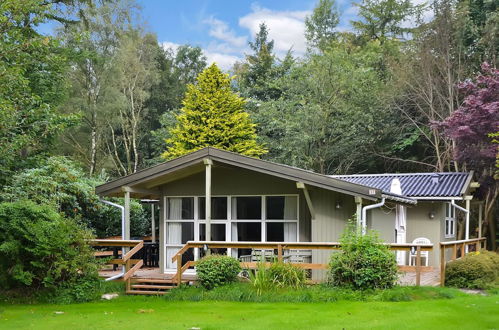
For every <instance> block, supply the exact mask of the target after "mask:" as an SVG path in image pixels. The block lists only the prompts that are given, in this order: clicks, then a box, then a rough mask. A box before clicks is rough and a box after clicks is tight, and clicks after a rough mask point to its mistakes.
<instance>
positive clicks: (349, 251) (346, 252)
mask: <svg viewBox="0 0 499 330" xmlns="http://www.w3.org/2000/svg"><path fill="white" fill-rule="evenodd" d="M382 243H383V242H382V241H381V240H380V239H379V238H378V236H377V235H376V234H375V233H373V232H368V233H367V234H365V235H361V234H360V233H358V232H357V231H356V230H355V228H354V227H352V226H348V227H347V229H346V230H345V232H344V234H343V235H342V238H341V244H342V250H341V251H340V252H337V253H333V255H332V256H331V261H330V263H329V274H328V283H329V284H330V285H332V286H335V287H346V288H352V289H362V290H364V289H386V288H391V287H393V286H394V285H395V283H396V281H397V277H398V275H397V263H396V260H395V255H394V254H393V253H392V252H391V251H390V250H389V249H388V247H387V246H385V245H383V244H382Z"/></svg>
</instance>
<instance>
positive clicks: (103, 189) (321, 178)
mask: <svg viewBox="0 0 499 330" xmlns="http://www.w3.org/2000/svg"><path fill="white" fill-rule="evenodd" d="M207 157H208V158H211V159H213V160H215V161H219V162H222V163H228V164H231V163H232V165H235V166H239V167H242V168H246V169H249V170H254V171H257V172H260V173H264V174H269V175H273V176H277V177H281V178H284V179H288V180H293V181H303V182H304V183H306V184H309V185H312V186H317V187H320V188H323V189H328V190H335V191H338V192H343V193H346V194H349V195H354V196H360V197H363V198H366V199H372V200H376V199H379V198H381V190H380V189H377V188H374V187H368V186H364V185H360V184H356V183H351V182H346V181H343V180H340V179H334V178H331V177H330V176H327V175H323V174H318V173H314V172H312V171H307V170H304V169H300V168H297V167H292V166H288V165H283V164H278V163H273V162H270V161H266V160H261V159H257V158H252V157H248V156H243V155H240V154H237V153H234V152H230V151H226V150H220V149H217V148H213V147H206V148H203V149H200V150H196V151H193V152H191V153H189V154H186V155H184V156H182V157H179V158H175V159H173V160H170V161H166V162H164V163H161V164H158V165H155V166H152V167H149V168H147V169H143V170H141V171H138V172H136V173H133V174H129V175H127V176H124V177H121V178H118V179H115V180H112V181H110V182H107V183H105V184H102V185H99V186H97V187H96V188H95V191H96V193H97V194H106V193H111V192H115V191H118V189H119V188H120V187H122V186H126V185H133V184H138V183H141V182H144V181H145V180H148V179H152V178H154V177H156V176H159V175H162V173H164V172H165V171H167V172H172V171H175V170H177V169H181V168H185V167H188V166H191V165H193V164H195V163H197V162H199V161H201V160H202V159H203V158H207ZM371 191H374V194H370V192H371Z"/></svg>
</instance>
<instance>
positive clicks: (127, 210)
mask: <svg viewBox="0 0 499 330" xmlns="http://www.w3.org/2000/svg"><path fill="white" fill-rule="evenodd" d="M122 239H124V240H128V239H130V192H129V191H125V237H122Z"/></svg>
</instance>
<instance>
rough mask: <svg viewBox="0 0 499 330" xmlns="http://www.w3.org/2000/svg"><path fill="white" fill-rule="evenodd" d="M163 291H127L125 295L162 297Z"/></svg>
mask: <svg viewBox="0 0 499 330" xmlns="http://www.w3.org/2000/svg"><path fill="white" fill-rule="evenodd" d="M166 293H167V292H165V291H146V290H128V291H127V292H126V294H144V295H152V296H154V295H163V294H166Z"/></svg>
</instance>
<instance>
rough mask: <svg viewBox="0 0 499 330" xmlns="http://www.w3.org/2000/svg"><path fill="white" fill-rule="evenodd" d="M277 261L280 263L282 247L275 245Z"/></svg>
mask: <svg viewBox="0 0 499 330" xmlns="http://www.w3.org/2000/svg"><path fill="white" fill-rule="evenodd" d="M277 261H279V262H282V245H281V244H279V245H277Z"/></svg>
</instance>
